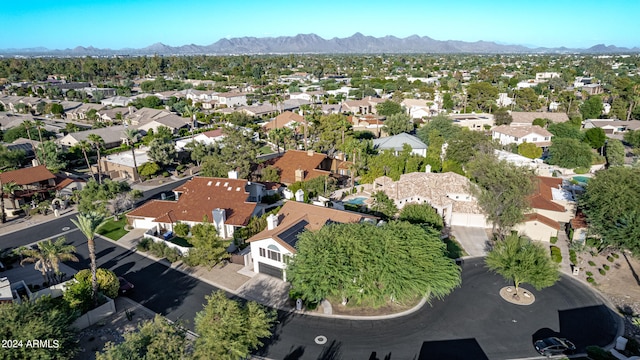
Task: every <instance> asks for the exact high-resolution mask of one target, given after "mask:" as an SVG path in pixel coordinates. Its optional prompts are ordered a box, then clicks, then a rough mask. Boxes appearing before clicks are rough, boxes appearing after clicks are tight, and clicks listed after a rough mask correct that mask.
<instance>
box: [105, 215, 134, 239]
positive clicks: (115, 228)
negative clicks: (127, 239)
mask: <svg viewBox="0 0 640 360" xmlns="http://www.w3.org/2000/svg"><path fill="white" fill-rule="evenodd" d="M125 225H127V217H126V216H124V215H121V216H120V220H118V221H114V220H113V218H110V219H109V220H108V221H107V223H106V224H104V225H102V227H100V230H98V234H100V235H103V236H106V237H108V238H109V239H111V240H116V241H117V240H118V239H120V238H121V237H123V236H124V234H126V233H127V232H128V231H127V230H125V229H124V227H125Z"/></svg>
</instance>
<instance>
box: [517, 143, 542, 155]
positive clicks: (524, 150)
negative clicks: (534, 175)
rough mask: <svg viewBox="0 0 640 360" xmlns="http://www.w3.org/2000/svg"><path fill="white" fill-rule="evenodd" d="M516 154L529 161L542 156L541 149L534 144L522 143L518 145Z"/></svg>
mask: <svg viewBox="0 0 640 360" xmlns="http://www.w3.org/2000/svg"><path fill="white" fill-rule="evenodd" d="M518 154H520V155H522V156H524V157H528V158H529V159H538V158H540V156H542V148H539V147H537V146H536V144H534V143H522V144H520V145H518Z"/></svg>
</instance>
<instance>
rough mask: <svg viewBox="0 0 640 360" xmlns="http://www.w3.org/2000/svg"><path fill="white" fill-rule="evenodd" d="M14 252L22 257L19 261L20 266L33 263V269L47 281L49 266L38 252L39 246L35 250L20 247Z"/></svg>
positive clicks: (43, 256)
mask: <svg viewBox="0 0 640 360" xmlns="http://www.w3.org/2000/svg"><path fill="white" fill-rule="evenodd" d="M15 252H16V253H17V254H18V255H20V256H21V257H22V260H21V261H20V265H24V264H25V263H34V264H35V269H36V270H37V271H40V273H41V274H42V278H43V279H44V281H48V280H49V279H48V275H49V271H50V266H49V262H48V260H47V258H46V257H45V255H44V253H43V252H42V251H40V244H38V246H37V248H35V249H30V248H26V247H21V248H18V249H16V251H15Z"/></svg>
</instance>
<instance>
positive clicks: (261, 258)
mask: <svg viewBox="0 0 640 360" xmlns="http://www.w3.org/2000/svg"><path fill="white" fill-rule="evenodd" d="M363 221H370V222H373V223H375V222H376V221H377V218H376V217H374V216H371V215H366V214H360V213H355V212H349V211H342V210H336V209H330V208H326V207H322V206H316V205H310V204H305V203H302V202H296V201H287V202H285V204H284V205H283V206H282V208H281V209H280V211H279V212H278V214H276V215H270V216H268V217H267V228H266V229H265V230H263V231H261V232H260V233H258V234H256V235H254V236H252V237H251V238H249V239H248V240H247V241H248V242H249V243H250V244H251V258H252V262H253V271H254V272H256V273H261V274H266V275H270V276H273V277H276V278H279V279H282V280H285V281H286V280H287V273H286V266H287V264H288V262H289V260H291V258H292V257H293V256H295V254H296V253H297V250H296V243H297V242H298V236H299V235H300V234H301V233H302V232H304V231H307V230H308V231H316V230H319V229H321V228H322V227H323V226H325V225H326V224H329V223H342V224H345V223H360V222H363Z"/></svg>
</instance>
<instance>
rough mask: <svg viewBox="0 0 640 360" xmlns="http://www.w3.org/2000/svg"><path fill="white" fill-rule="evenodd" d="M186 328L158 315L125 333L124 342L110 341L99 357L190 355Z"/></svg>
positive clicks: (133, 359)
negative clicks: (135, 329) (134, 329)
mask: <svg viewBox="0 0 640 360" xmlns="http://www.w3.org/2000/svg"><path fill="white" fill-rule="evenodd" d="M186 349H187V340H186V336H185V331H184V330H183V329H181V328H180V327H179V326H177V325H175V324H171V323H169V322H168V321H167V320H166V319H164V318H163V317H162V316H160V315H157V314H156V316H155V318H154V319H153V320H149V321H145V322H143V323H142V324H140V325H138V328H137V331H132V332H126V333H125V334H124V341H123V342H121V343H119V344H118V343H112V342H108V343H107V344H106V345H105V347H104V349H103V350H102V352H98V353H97V354H96V360H120V359H129V360H147V359H158V360H183V359H186V358H187V352H186Z"/></svg>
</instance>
